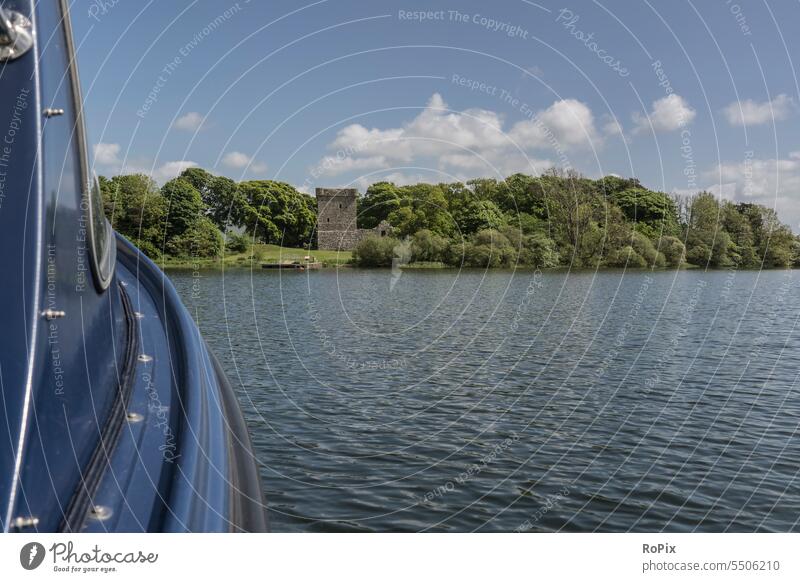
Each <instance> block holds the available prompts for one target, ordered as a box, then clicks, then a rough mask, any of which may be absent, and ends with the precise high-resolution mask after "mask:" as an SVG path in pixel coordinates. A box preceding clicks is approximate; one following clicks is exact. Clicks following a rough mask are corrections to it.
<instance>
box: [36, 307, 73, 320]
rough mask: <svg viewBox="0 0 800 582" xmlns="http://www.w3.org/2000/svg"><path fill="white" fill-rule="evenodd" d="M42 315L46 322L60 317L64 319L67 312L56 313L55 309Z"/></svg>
mask: <svg viewBox="0 0 800 582" xmlns="http://www.w3.org/2000/svg"><path fill="white" fill-rule="evenodd" d="M42 315H43V316H44V317H45V319H47V320H51V319H61V318H62V317H65V316H66V315H67V312H66V311H57V310H55V309H48V310H47V311H43V312H42Z"/></svg>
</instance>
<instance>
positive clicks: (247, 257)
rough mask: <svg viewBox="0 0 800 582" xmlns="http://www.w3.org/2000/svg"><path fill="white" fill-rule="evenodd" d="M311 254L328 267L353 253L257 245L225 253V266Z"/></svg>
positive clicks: (179, 264)
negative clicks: (250, 251) (245, 250)
mask: <svg viewBox="0 0 800 582" xmlns="http://www.w3.org/2000/svg"><path fill="white" fill-rule="evenodd" d="M307 256H311V257H313V259H314V260H315V261H318V262H321V263H323V265H324V266H326V267H337V266H340V265H345V264H347V263H348V262H349V261H350V259H351V258H352V256H353V254H352V253H351V252H350V251H307V250H305V249H291V248H286V247H280V246H278V245H261V244H257V245H255V247H254V249H253V252H252V254H251V253H228V252H226V253H225V256H224V259H223V260H224V261H225V267H226V268H229V267H248V268H249V267H251V266H254V267H260V266H261V263H278V262H289V263H291V262H293V261H302V260H303V259H304V258H305V257H307ZM157 262H158V264H159V265H160V266H163V267H174V268H198V267H200V268H206V269H213V268H220V267H222V260H221V259H219V258H215V259H196V260H193V259H190V258H173V257H167V258H165V259H164V260H161V261H157Z"/></svg>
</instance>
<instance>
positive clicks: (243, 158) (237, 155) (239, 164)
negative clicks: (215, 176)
mask: <svg viewBox="0 0 800 582" xmlns="http://www.w3.org/2000/svg"><path fill="white" fill-rule="evenodd" d="M222 163H223V165H225V166H227V167H228V168H233V169H235V170H245V169H247V170H250V171H251V172H255V173H263V172H266V171H267V164H265V163H263V162H257V161H255V160H254V159H253V158H252V157H250V156H248V155H247V154H244V153H242V152H235V151H234V152H228V153H226V154H225V155H224V156H223V157H222Z"/></svg>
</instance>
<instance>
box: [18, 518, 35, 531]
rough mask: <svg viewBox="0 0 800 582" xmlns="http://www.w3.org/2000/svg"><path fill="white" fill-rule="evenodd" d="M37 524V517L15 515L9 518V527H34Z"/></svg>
mask: <svg viewBox="0 0 800 582" xmlns="http://www.w3.org/2000/svg"><path fill="white" fill-rule="evenodd" d="M37 525H39V518H38V517H15V518H14V519H13V520H11V527H12V528H14V529H16V530H20V529H25V528H27V527H36V526H37Z"/></svg>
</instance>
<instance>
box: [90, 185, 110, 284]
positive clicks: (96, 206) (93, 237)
mask: <svg viewBox="0 0 800 582" xmlns="http://www.w3.org/2000/svg"><path fill="white" fill-rule="evenodd" d="M88 202H89V204H88V205H87V210H88V213H89V216H88V217H87V218H88V221H87V222H88V224H89V246H90V252H91V255H92V270H93V271H94V277H95V283H96V284H97V288H98V289H99V290H100V291H105V290H106V289H107V288H108V286H109V284H110V283H111V279H112V278H113V277H114V265H115V264H116V259H117V257H116V249H117V247H116V245H115V244H114V232H113V230H112V228H111V223H109V222H108V219H107V218H106V215H105V213H104V212H103V196H102V194H101V192H100V183H99V182H98V181H97V178H96V177H95V178H93V179H92V183H91V187H90V188H89V200H88Z"/></svg>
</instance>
